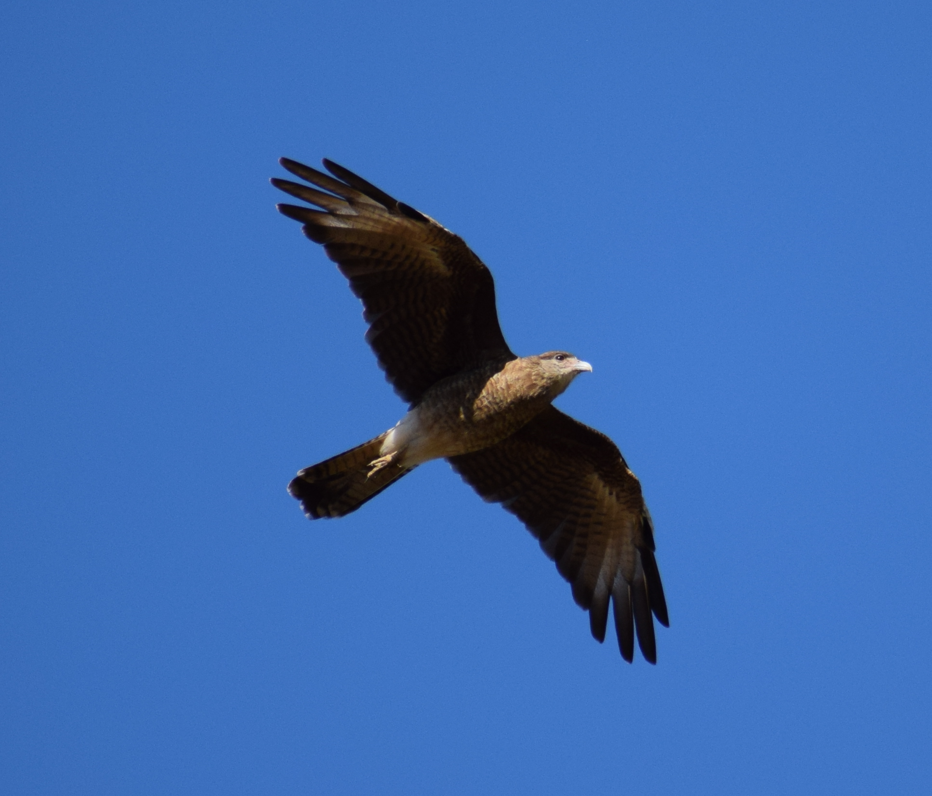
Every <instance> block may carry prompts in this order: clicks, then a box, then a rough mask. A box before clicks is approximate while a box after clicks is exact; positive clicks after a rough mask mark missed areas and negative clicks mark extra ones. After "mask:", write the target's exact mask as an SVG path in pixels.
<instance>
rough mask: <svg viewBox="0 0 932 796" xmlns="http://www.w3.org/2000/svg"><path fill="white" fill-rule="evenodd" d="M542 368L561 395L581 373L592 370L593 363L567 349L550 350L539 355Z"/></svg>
mask: <svg viewBox="0 0 932 796" xmlns="http://www.w3.org/2000/svg"><path fill="white" fill-rule="evenodd" d="M537 359H538V361H539V362H540V368H541V370H542V371H543V372H544V374H546V378H547V381H549V382H551V383H552V384H553V385H554V387H556V395H559V394H560V393H561V392H563V391H564V390H565V389H566V388H567V387H569V386H570V382H571V381H573V379H575V378H576V377H577V376H578V375H579V374H580V373H584V372H590V373H591V372H592V365H590V364H589V363H588V362H583V361H582V360H581V359H577V358H576V357H574V356H573V355H572V354H570V353H567V352H566V351H548V352H547V353H546V354H541V355H540V356H539V357H537Z"/></svg>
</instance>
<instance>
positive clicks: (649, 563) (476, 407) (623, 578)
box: [272, 158, 668, 663]
mask: <svg viewBox="0 0 932 796" xmlns="http://www.w3.org/2000/svg"><path fill="white" fill-rule="evenodd" d="M281 164H282V165H283V166H284V167H285V168H286V169H287V170H288V171H290V172H291V173H292V174H294V175H296V176H298V177H300V178H301V179H302V180H304V181H305V182H307V183H310V184H311V185H314V186H316V188H310V187H308V186H307V185H305V184H302V183H296V182H291V181H289V180H280V179H273V180H272V184H273V185H275V187H276V188H280V189H281V190H282V191H284V192H285V193H287V194H290V195H291V196H294V197H296V198H298V199H301V200H303V201H305V202H307V203H308V204H311V205H314V206H315V207H314V208H308V207H303V206H296V205H290V204H281V205H279V206H278V209H279V210H280V211H281V212H282V213H283V214H284V215H286V216H288V217H289V218H293V219H295V220H296V221H299V222H301V223H302V224H303V225H304V234H305V235H307V237H309V238H310V239H311V240H312V241H314V242H316V243H321V244H323V246H324V249H325V250H326V252H327V254H328V256H329V257H330V259H332V260H334V261H335V262H336V264H337V267H338V268H339V269H340V272H341V273H342V274H343V275H344V276H345V277H346V278H347V279H349V283H350V288H352V290H353V292H354V293H355V294H356V295H357V296H358V297H359V298H360V299H361V300H362V303H363V307H364V313H363V317H364V318H365V320H366V322H367V323H368V324H369V331H368V332H367V333H366V340H367V341H368V342H369V345H371V346H372V349H373V350H374V351H375V355H376V357H378V360H379V365H380V366H381V367H382V368H383V369H384V370H385V374H386V377H387V379H388V380H389V381H390V382H391V383H392V385H393V386H394V388H395V391H396V392H397V393H398V394H399V395H400V396H401V397H402V398H403V399H404V400H405V401H407V402H408V403H409V404H410V409H409V410H408V413H407V414H406V415H405V416H404V417H403V418H402V419H401V420H400V421H399V423H398V424H397V425H396V426H395V427H394V428H391V429H389V430H388V431H386V432H385V433H384V434H381V435H379V436H378V437H376V438H375V439H373V440H370V441H369V442H365V443H363V444H362V445H360V446H358V447H356V448H353V449H352V450H349V451H347V452H346V453H341V454H340V455H339V456H334V457H333V458H332V459H327V460H326V461H324V462H321V463H320V464H315V465H314V466H312V467H307V468H306V469H304V470H301V472H300V473H298V475H297V477H296V478H295V479H294V480H293V481H292V482H291V484H290V485H289V487H288V490H289V492H290V493H291V494H292V495H293V496H294V497H295V498H297V499H298V500H300V501H301V505H302V506H303V507H304V513H305V514H307V516H308V517H310V518H311V519H318V518H320V517H342V516H343V515H344V514H349V513H350V512H351V511H355V510H356V509H358V508H359V507H360V506H361V505H362V504H363V503H365V502H366V501H367V500H369V499H370V498H373V497H375V496H376V495H377V494H378V493H379V492H381V491H382V490H383V489H385V488H386V487H387V486H389V485H390V484H392V483H394V482H395V481H397V480H398V479H399V478H401V477H402V476H404V475H407V474H408V473H410V472H411V471H412V470H413V469H414V468H415V467H417V466H418V465H419V464H423V463H424V462H426V461H430V460H431V459H441V458H443V459H446V460H447V461H448V462H450V464H451V465H452V466H453V469H454V470H456V472H458V473H459V474H460V475H461V476H462V477H463V479H464V480H465V481H466V482H467V483H468V484H469V485H470V486H472V487H473V489H475V490H476V491H477V492H478V493H479V495H480V496H481V497H482V498H483V499H485V500H488V501H495V502H498V503H501V504H502V506H503V507H504V508H505V509H507V510H508V511H510V512H512V513H513V514H516V515H517V516H518V518H519V519H520V520H521V521H522V522H523V523H524V524H525V525H526V526H527V527H528V530H530V531H531V533H532V534H534V536H536V537H537V539H538V540H539V541H540V546H541V547H542V548H543V550H544V552H545V553H546V554H547V555H548V556H550V558H551V559H553V560H554V561H555V562H556V565H557V569H558V570H559V572H560V574H561V575H562V576H563V577H564V578H566V579H567V580H568V581H569V582H570V584H572V587H573V598H574V599H575V600H576V602H577V603H578V604H579V605H580V606H582V607H583V608H584V609H586V610H588V611H589V622H590V625H591V628H592V635H593V636H594V637H595V638H596V639H598V640H599V641H600V642H601V641H603V640H604V639H605V627H606V623H607V621H608V606H609V602H610V601H611V603H612V606H613V609H614V611H613V612H614V617H615V629H616V632H617V634H618V645H619V647H620V649H621V654H622V657H623V658H624V659H625V660H626V661H631V660H632V659H633V657H634V636H635V631H636V633H637V638H638V644H639V645H640V647H641V652H642V653H643V655H644V657H645V658H646V659H647V660H648V661H650V662H651V663H654V662H656V660H657V647H656V643H655V641H654V624H653V619H652V617H651V613H653V615H654V616H656V617H657V619H658V621H659V622H660V623H661V624H663V625H667V624H668V620H667V606H666V602H665V600H664V596H663V586H662V585H661V583H660V573H659V572H658V570H657V562H656V561H655V560H654V534H653V528H652V525H651V519H650V514H649V513H648V511H647V506H645V505H644V499H643V498H642V497H641V485H640V483H639V482H638V480H637V478H635V476H634V473H632V472H631V471H630V470H629V469H628V466H627V465H626V464H625V460H624V459H623V458H622V456H621V453H620V452H619V450H618V448H617V447H616V446H615V445H614V443H612V441H611V440H610V439H609V438H608V437H606V436H605V435H603V434H600V433H599V432H598V431H595V430H594V429H591V428H589V427H588V426H585V425H583V424H582V423H580V422H578V421H576V420H574V419H573V418H571V417H569V416H567V415H565V414H563V413H562V412H560V411H559V410H558V409H555V408H554V407H553V406H552V405H551V402H552V401H553V399H554V398H556V397H557V396H558V395H559V394H560V393H562V392H563V391H564V390H565V389H566V388H567V387H569V385H570V382H571V381H573V379H575V378H576V376H578V375H579V374H580V373H582V372H584V371H590V370H592V368H591V367H590V366H589V365H588V364H587V363H586V362H582V361H580V360H578V359H577V358H576V357H574V356H573V355H572V354H568V353H566V352H565V351H548V352H547V353H546V354H540V355H538V356H530V357H518V356H516V355H515V354H514V353H513V352H512V351H511V349H510V348H509V347H508V344H507V343H506V342H505V338H504V336H503V335H502V330H501V329H500V328H499V325H498V316H497V314H496V310H495V287H494V285H493V282H492V275H491V273H489V269H488V268H486V267H485V265H483V263H482V262H481V261H480V260H479V258H478V257H476V255H475V254H473V253H472V251H471V250H470V249H469V247H468V246H467V245H466V244H465V243H464V242H463V240H462V239H461V238H459V237H458V236H456V235H454V234H453V233H452V232H450V231H449V230H447V229H445V228H444V227H442V226H440V224H438V223H437V222H436V221H434V220H433V219H431V218H428V217H427V216H425V215H423V214H422V213H419V212H418V211H417V210H415V209H414V208H412V207H409V206H408V205H406V204H403V203H401V202H398V201H396V200H395V199H393V198H392V197H391V196H389V195H388V194H386V193H384V192H383V191H380V190H379V189H378V188H376V187H375V186H374V185H371V184H369V183H368V182H366V181H365V180H363V179H361V178H360V177H357V176H356V175H355V174H353V173H352V172H350V171H347V170H346V169H344V168H342V167H341V166H338V165H336V164H335V163H331V162H330V161H327V160H324V166H326V168H327V170H328V171H329V172H330V174H332V175H333V177H331V176H329V175H327V174H324V173H323V172H320V171H317V170H316V169H312V168H308V167H307V166H303V165H301V164H300V163H296V162H295V161H293V160H287V159H284V158H283V159H282V160H281ZM334 177H335V178H336V179H334ZM318 189H322V190H318ZM318 208H319V209H318Z"/></svg>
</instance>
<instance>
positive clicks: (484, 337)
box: [272, 158, 514, 403]
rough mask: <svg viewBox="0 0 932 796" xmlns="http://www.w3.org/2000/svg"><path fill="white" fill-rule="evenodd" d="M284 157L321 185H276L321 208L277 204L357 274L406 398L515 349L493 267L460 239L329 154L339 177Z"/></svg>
mask: <svg viewBox="0 0 932 796" xmlns="http://www.w3.org/2000/svg"><path fill="white" fill-rule="evenodd" d="M281 164H282V165H283V166H284V167H285V168H286V169H287V170H288V171H290V172H291V173H292V174H295V175H296V176H298V177H300V178H301V179H303V180H305V181H306V182H308V183H310V184H311V185H314V186H316V188H311V187H309V186H308V185H303V184H301V183H296V182H292V181H290V180H281V179H273V180H272V184H273V185H274V186H275V187H276V188H279V189H281V190H282V191H284V192H285V193H287V194H290V195H291V196H294V197H296V198H298V199H301V200H303V201H305V202H307V203H309V204H311V205H316V207H318V208H322V210H317V209H311V208H308V207H302V206H299V205H289V204H281V205H279V210H280V211H281V212H282V213H283V214H284V215H286V216H288V217H289V218H293V219H295V220H296V221H299V222H301V223H302V224H303V225H304V232H305V234H306V235H307V236H308V237H309V238H310V239H311V240H313V241H316V242H317V243H321V244H323V246H324V248H325V249H326V251H327V254H328V256H329V257H330V258H331V259H332V260H333V261H334V262H336V264H337V266H338V268H339V269H340V271H341V273H343V275H344V276H345V277H346V278H347V279H348V280H349V282H350V287H351V289H352V290H353V292H354V293H355V294H356V296H358V297H359V298H360V299H361V300H362V303H363V307H364V318H365V319H366V321H367V322H368V323H369V331H368V333H367V334H366V340H367V341H368V343H369V345H370V346H372V349H373V351H374V352H375V354H376V357H377V358H378V361H379V365H380V366H381V367H382V369H383V370H384V371H385V374H386V377H387V378H388V380H389V381H390V382H391V383H392V385H393V386H394V388H395V390H396V392H397V393H398V394H399V395H400V396H401V397H402V398H404V399H405V400H406V401H409V402H410V403H416V402H417V401H418V400H419V399H420V398H421V396H422V395H423V394H424V392H425V391H426V390H427V389H428V388H429V387H431V386H432V385H433V384H435V383H436V382H438V381H439V380H440V379H443V378H445V377H447V376H450V375H452V374H454V373H457V372H459V371H461V370H463V369H464V368H468V367H472V366H475V365H477V364H481V363H482V362H485V361H487V360H489V359H497V358H501V357H502V356H511V357H513V356H514V354H512V353H511V351H510V349H509V348H508V345H507V343H506V342H505V338H504V336H503V335H502V331H501V327H500V326H499V323H498V315H497V313H496V309H495V286H494V283H493V280H492V275H491V273H490V272H489V269H488V268H486V266H485V265H484V264H483V263H482V261H481V260H480V259H479V258H478V257H476V255H475V254H473V252H472V251H471V250H470V249H469V247H468V246H467V245H466V244H465V243H464V242H463V240H462V239H461V238H460V237H458V236H457V235H454V234H453V233H452V232H450V231H449V230H447V229H445V228H444V227H442V226H441V225H440V224H438V223H437V222H436V221H434V220H432V219H430V218H429V217H427V216H425V215H424V214H422V213H419V212H418V211H416V210H414V209H413V208H411V207H409V206H407V205H405V204H402V203H401V202H398V201H396V200H395V199H393V198H392V197H391V196H389V195H388V194H387V193H385V192H384V191H381V190H379V189H378V188H376V187H375V186H374V185H372V184H371V183H369V182H367V181H366V180H363V179H362V178H361V177H358V176H357V175H355V174H353V173H352V172H351V171H348V170H347V169H345V168H343V167H342V166H338V165H336V164H335V163H331V162H330V161H328V160H325V161H324V165H325V166H326V167H327V169H328V170H329V171H330V172H331V174H333V175H334V176H335V177H338V178H339V179H335V178H334V177H331V176H329V175H327V174H324V173H323V172H320V171H317V170H316V169H312V168H310V167H309V166H305V165H302V164H300V163H297V162H295V161H293V160H288V159H287V158H282V160H281ZM317 188H322V189H323V190H324V191H327V192H328V193H323V192H322V191H320V190H317Z"/></svg>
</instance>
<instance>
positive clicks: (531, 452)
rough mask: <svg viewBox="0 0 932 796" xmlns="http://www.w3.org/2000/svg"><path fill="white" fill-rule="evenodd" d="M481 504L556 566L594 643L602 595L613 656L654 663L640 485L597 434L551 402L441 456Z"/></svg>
mask: <svg viewBox="0 0 932 796" xmlns="http://www.w3.org/2000/svg"><path fill="white" fill-rule="evenodd" d="M449 461H450V464H451V465H452V466H453V469H454V470H456V471H457V472H458V473H459V474H460V475H461V476H462V477H463V479H464V480H465V481H466V483H468V484H469V485H470V486H472V487H473V489H475V490H476V491H477V492H478V493H479V494H480V495H481V496H482V497H483V498H484V499H485V500H488V501H494V502H498V503H501V504H502V505H503V506H504V508H506V509H507V510H508V511H510V512H512V513H513V514H516V515H517V516H518V518H519V519H520V520H521V521H522V522H524V524H525V525H526V526H527V527H528V529H529V530H530V531H531V533H533V534H534V536H536V537H537V539H538V540H539V541H540V546H541V547H542V548H543V550H544V552H545V553H546V554H547V555H548V556H549V557H550V558H551V559H553V560H554V561H555V562H556V565H557V569H558V570H559V572H560V574H561V575H563V577H564V578H566V579H567V580H568V581H569V582H570V584H572V587H573V597H574V599H575V600H576V602H577V603H578V604H579V605H580V606H582V607H583V608H585V609H587V610H588V611H589V622H590V626H591V629H592V635H593V636H594V637H595V638H596V639H598V641H600V642H601V641H604V639H605V628H606V624H607V621H608V605H609V600H611V602H612V603H613V607H614V615H615V630H616V632H617V634H618V646H619V648H620V649H621V654H622V657H623V658H624V659H625V660H626V661H631V660H632V659H633V657H634V635H635V630H636V631H637V638H638V644H639V645H640V647H641V652H642V654H643V655H644V657H645V659H647V660H648V661H650V662H651V663H656V661H657V646H656V642H655V640H654V623H653V619H652V617H651V613H653V615H654V616H656V617H657V619H658V621H659V622H660V623H661V624H663V625H668V624H669V620H668V618H667V604H666V601H665V599H664V596H663V586H662V584H661V582H660V572H659V571H658V570H657V562H656V560H655V559H654V534H653V528H652V525H651V520H650V514H649V513H648V511H647V506H645V505H644V499H643V498H642V497H641V485H640V483H639V482H638V480H637V478H636V477H635V476H634V473H632V472H631V471H630V470H629V469H628V466H627V465H626V464H625V460H624V458H623V457H622V455H621V452H620V451H619V450H618V448H617V447H616V446H615V444H614V443H613V442H612V441H611V440H610V439H609V438H608V437H606V436H605V435H604V434H600V433H599V432H598V431H596V430H595V429H592V428H589V427H588V426H585V425H583V424H582V423H580V422H578V421H576V420H574V419H573V418H571V417H569V416H568V415H565V414H563V413H562V412H561V411H559V410H558V409H556V408H555V407H553V406H551V407H548V408H547V409H546V410H545V411H544V412H542V413H541V414H540V415H538V416H537V417H536V418H535V419H534V420H532V421H531V422H530V423H528V424H527V425H526V426H524V427H523V428H522V429H521V430H520V431H518V432H516V433H515V434H513V435H512V436H510V437H508V438H507V439H505V440H503V441H502V442H499V443H498V444H497V445H493V446H492V447H490V448H486V449H485V450H481V451H477V452H475V453H467V454H465V455H463V456H455V457H452V458H450V460H449Z"/></svg>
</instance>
